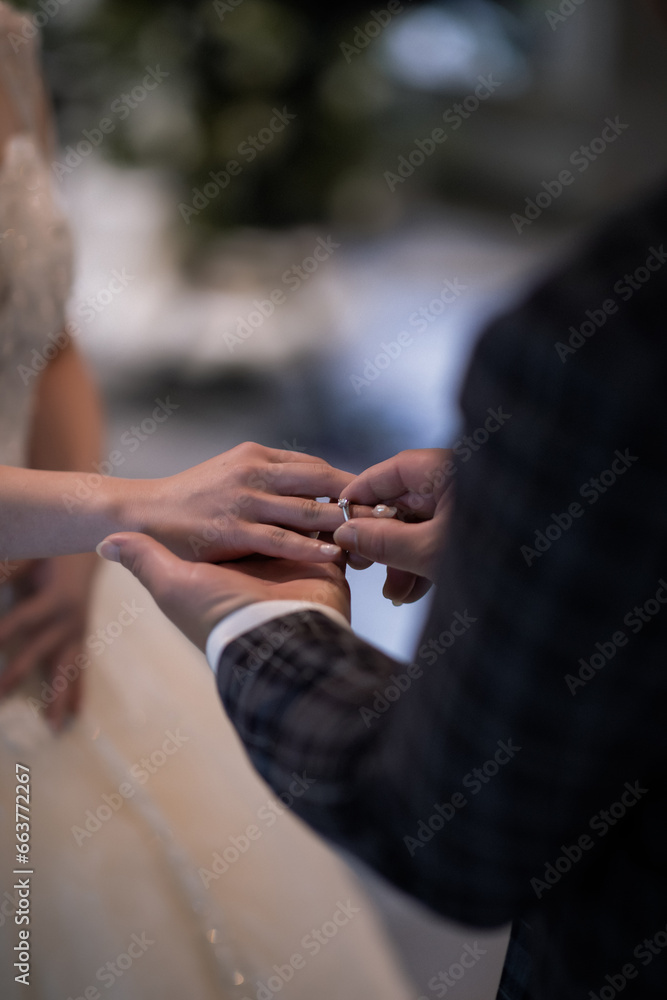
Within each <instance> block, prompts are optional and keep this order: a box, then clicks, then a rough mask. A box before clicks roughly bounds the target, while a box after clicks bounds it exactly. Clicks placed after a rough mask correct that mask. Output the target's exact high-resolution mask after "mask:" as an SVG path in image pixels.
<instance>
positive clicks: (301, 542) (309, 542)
mask: <svg viewBox="0 0 667 1000" xmlns="http://www.w3.org/2000/svg"><path fill="white" fill-rule="evenodd" d="M323 506H328V505H323ZM242 541H243V545H244V547H245V548H246V550H247V552H248V553H254V552H256V553H258V554H259V555H262V556H273V557H275V558H278V559H291V560H293V561H294V562H315V563H326V562H333V561H334V560H335V559H339V558H340V556H341V555H342V553H341V550H340V548H339V547H338V546H337V545H334V544H333V543H332V542H322V541H320V540H319V539H316V538H308V536H307V535H299V534H297V532H295V531H288V530H287V529H286V528H275V527H271V526H270V525H268V524H252V525H248V527H247V530H246V532H244V533H243V535H242Z"/></svg>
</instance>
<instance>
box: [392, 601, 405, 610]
mask: <svg viewBox="0 0 667 1000" xmlns="http://www.w3.org/2000/svg"><path fill="white" fill-rule="evenodd" d="M391 603H392V604H393V605H394V607H395V608H402V607H403V601H392V602H391Z"/></svg>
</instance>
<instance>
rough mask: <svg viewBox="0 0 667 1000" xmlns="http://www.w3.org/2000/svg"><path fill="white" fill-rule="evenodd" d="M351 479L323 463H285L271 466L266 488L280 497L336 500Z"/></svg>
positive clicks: (347, 474)
mask: <svg viewBox="0 0 667 1000" xmlns="http://www.w3.org/2000/svg"><path fill="white" fill-rule="evenodd" d="M258 478H261V476H258ZM351 478H352V476H351V474H350V473H349V472H341V471H340V469H334V468H332V466H330V465H327V464H326V463H325V462H322V464H321V465H314V464H312V463H311V464H308V465H305V464H302V465H298V464H295V463H287V464H286V465H274V466H271V471H270V473H269V474H268V475H267V477H266V480H267V482H266V488H267V489H268V490H270V491H271V492H275V493H279V494H280V495H281V496H307V497H336V498H337V497H339V496H340V494H341V492H342V491H343V490H344V489H345V487H346V485H347V484H348V483H349V482H350V479H351Z"/></svg>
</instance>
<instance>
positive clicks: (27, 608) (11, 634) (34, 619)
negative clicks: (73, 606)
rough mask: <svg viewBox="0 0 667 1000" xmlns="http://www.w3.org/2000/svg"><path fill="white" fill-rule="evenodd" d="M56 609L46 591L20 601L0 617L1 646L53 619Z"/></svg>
mask: <svg viewBox="0 0 667 1000" xmlns="http://www.w3.org/2000/svg"><path fill="white" fill-rule="evenodd" d="M55 614H56V611H55V610H54V608H53V603H52V599H51V598H50V597H49V595H48V594H46V593H38V594H37V595H36V596H35V597H27V598H24V599H23V600H21V601H19V603H18V604H16V605H15V606H14V607H13V608H11V609H10V610H9V611H8V612H7V614H6V615H3V616H2V618H0V648H2V647H3V646H5V645H7V644H8V643H9V642H11V641H12V640H15V639H18V638H20V637H21V636H22V635H23V633H24V632H26V631H28V630H29V631H31V632H32V631H34V630H35V629H38V628H40V627H42V626H43V625H44V624H46V623H47V622H48V621H50V620H52V619H53V617H54V615H55Z"/></svg>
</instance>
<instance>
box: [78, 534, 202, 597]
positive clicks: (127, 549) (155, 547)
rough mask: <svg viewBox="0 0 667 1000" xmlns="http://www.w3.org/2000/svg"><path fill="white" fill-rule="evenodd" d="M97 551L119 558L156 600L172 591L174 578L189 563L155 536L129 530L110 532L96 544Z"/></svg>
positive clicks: (111, 558)
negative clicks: (156, 539) (112, 533)
mask: <svg viewBox="0 0 667 1000" xmlns="http://www.w3.org/2000/svg"><path fill="white" fill-rule="evenodd" d="M97 552H98V554H99V555H101V556H102V558H103V559H108V560H109V561H110V562H118V563H120V564H121V566H124V567H125V569H128V570H129V571H130V573H131V574H132V575H133V576H136V578H137V580H138V581H139V582H140V583H142V584H143V585H144V587H145V588H146V590H148V591H149V592H150V593H151V594H152V595H153V597H155V600H156V601H157V602H158V604H160V600H161V598H162V597H163V596H168V593H171V589H172V587H173V580H174V578H175V577H178V576H179V575H181V574H182V573H183V571H184V569H185V570H187V567H188V566H189V565H190V564H189V563H186V562H184V561H183V560H182V559H179V558H178V556H175V555H174V554H173V552H170V551H169V549H167V548H165V546H164V545H161V544H160V542H156V541H155V539H154V538H149V536H148V535H140V534H137V533H136V532H130V531H128V532H121V533H118V534H115V535H109V537H108V538H105V539H104V541H103V542H101V543H100V545H98V547H97Z"/></svg>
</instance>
